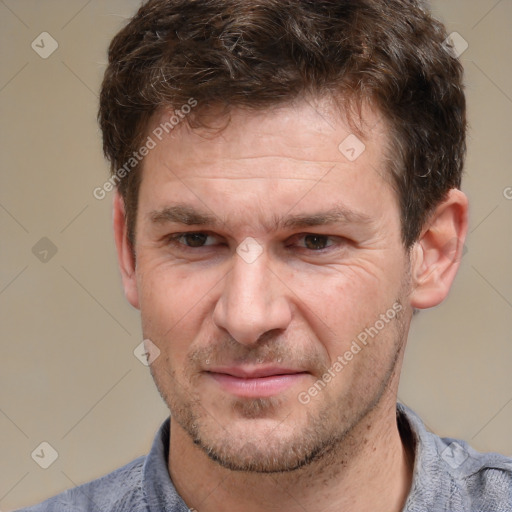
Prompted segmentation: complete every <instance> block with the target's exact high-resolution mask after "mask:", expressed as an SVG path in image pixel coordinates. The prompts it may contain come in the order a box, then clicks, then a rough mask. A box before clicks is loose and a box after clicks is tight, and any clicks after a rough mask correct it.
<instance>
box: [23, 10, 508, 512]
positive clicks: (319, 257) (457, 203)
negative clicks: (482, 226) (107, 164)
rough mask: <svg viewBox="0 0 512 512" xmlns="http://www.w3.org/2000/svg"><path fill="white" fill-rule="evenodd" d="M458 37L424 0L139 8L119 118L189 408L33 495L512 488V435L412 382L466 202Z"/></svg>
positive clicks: (466, 504) (221, 496) (113, 64)
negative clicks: (473, 428)
mask: <svg viewBox="0 0 512 512" xmlns="http://www.w3.org/2000/svg"><path fill="white" fill-rule="evenodd" d="M446 37H447V34H446V33H445V30H444V28H443V27H442V25H441V24H440V23H439V22H438V21H436V20H434V19H432V18H431V16H430V15H429V13H428V12H427V11H426V10H425V8H424V7H423V6H422V5H420V4H419V3H417V2H415V1H413V0H391V1H389V0H388V1H385V0H348V1H315V2H311V1H306V0H258V1H257V2H256V1H253V0H244V1H241V0H209V1H203V2H201V1H194V0H150V1H149V2H147V3H146V4H144V5H143V6H142V7H141V8H140V10H139V12H138V13H137V15H136V16H135V17H134V18H133V19H132V20H131V21H130V22H129V23H128V25H127V26H126V27H125V28H124V29H123V30H122V31H121V32H120V33H119V34H118V35H117V36H116V37H115V38H114V40H113V41H112V44H111V46H110V51H109V66H108V68H107V70H106V73H105V79H104V82H103V86H102V91H101V101H100V103H101V104H100V112H99V120H100V124H101V128H102V131H103V137H104V150H105V153H106V155H107V157H108V158H109V159H110V161H111V163H112V177H111V180H110V183H111V184H113V185H116V187H117V193H116V197H115V200H114V231H115V239H116V244H117V250H118V257H119V265H120V269H121V274H122V279H123V285H124V289H125V293H126V297H127V299H128V301H129V302H130V303H131V304H132V305H133V306H134V307H136V308H138V309H140V311H141V318H142V327H143V333H144V338H145V343H146V350H147V357H148V361H149V362H150V368H151V372H152V375H153V377H154V380H155V383H156V385H157V387H158V390H159V392H160V393H161V395H162V397H163V399H164V400H165V402H166V403H167V405H168V406H169V409H170V412H171V416H170V419H168V420H167V421H166V422H165V423H164V424H163V426H162V428H161V430H160V431H159V433H158V434H157V436H156V438H155V441H154V444H153V447H152V449H151V452H150V454H149V455H148V456H147V457H142V458H139V459H137V460H135V461H133V462H132V463H130V464H128V465H127V466H125V467H123V468H121V469H119V470H117V471H115V472H114V473H112V474H110V475H107V476H105V477H103V478H100V479H99V480H96V481H94V482H91V483H89V484H85V485H83V486H80V487H78V488H75V489H71V490H69V491H67V492H66V493H64V494H62V495H60V496H57V497H55V498H53V499H50V500H49V501H47V502H45V503H43V504H41V505H39V506H36V507H33V508H31V509H28V510H32V511H50V510H51V511H57V510H58V511H60V510H62V511H85V510H88V511H89V510H90V511H102V512H103V511H105V512H106V511H109V512H110V511H130V512H142V511H146V512H147V511H152V512H157V511H158V512H160V511H187V510H189V509H190V510H197V511H199V512H211V511H233V510H240V511H243V512H260V511H268V510H280V511H281V510H283V511H287V512H294V511H308V512H317V511H323V512H329V511H340V510H350V511H351V512H358V511H367V510H372V511H375V512H379V511H383V512H384V511H386V512H393V511H397V512H398V511H401V510H404V511H411V512H412V511H435V512H441V511H452V512H453V511H471V512H482V511H489V512H490V511H493V512H495V511H500V512H506V511H511V510H512V460H511V459H507V458H506V457H504V456H501V455H498V454H480V453H477V452H475V451H474V450H473V449H472V448H470V447H469V446H468V445H467V444H466V443H464V442H463V441H455V440H453V439H441V438H439V437H437V436H436V435H434V434H432V433H430V432H428V431H427V430H426V429H425V427H424V426H423V424H422V422H421V420H420V419H419V418H418V417H417V416H416V415H415V414H414V413H413V412H412V411H410V410H409V409H407V408H406V407H405V406H403V405H400V404H398V405H397V402H396V400H397V388H398V382H399V375H400V368H401V364H402V360H403V355H404V349H405V344H406V340H407V333H408V330H409V326H410V322H411V319H412V316H413V313H414V312H415V311H417V310H421V309H425V308H430V307H433V306H435V305H437V304H439V303H441V302H442V301H443V299H444V298H445V297H446V296H447V294H448V292H449V289H450V286H451V284H452V282H453V279H454V277H455V274H456V271H457V268H458V264H459V261H460V256H461V251H462V247H463V242H464V239H465V236H466V231H467V225H468V220H467V211H468V202H467V198H466V196H465V195H464V194H463V193H462V192H461V191H460V189H459V187H460V182H461V173H462V168H463V159H464V153H465V125H466V120H465V99H464V93H463V86H462V68H461V66H460V64H459V62H458V61H457V60H456V59H455V57H454V56H453V54H452V53H451V52H450V49H449V47H448V45H447V44H446V43H445V40H446ZM97 193H98V194H101V190H98V191H97Z"/></svg>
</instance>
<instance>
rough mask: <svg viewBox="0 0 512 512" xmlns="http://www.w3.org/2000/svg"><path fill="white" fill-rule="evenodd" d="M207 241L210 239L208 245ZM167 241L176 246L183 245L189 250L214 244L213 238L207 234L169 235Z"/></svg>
mask: <svg viewBox="0 0 512 512" xmlns="http://www.w3.org/2000/svg"><path fill="white" fill-rule="evenodd" d="M208 239H210V243H207V241H208ZM169 241H170V242H171V243H173V244H176V245H184V246H186V247H190V248H197V247H204V246H208V245H213V244H214V243H215V238H214V237H213V236H211V235H209V234H208V233H201V232H190V233H178V234H176V235H170V236H169Z"/></svg>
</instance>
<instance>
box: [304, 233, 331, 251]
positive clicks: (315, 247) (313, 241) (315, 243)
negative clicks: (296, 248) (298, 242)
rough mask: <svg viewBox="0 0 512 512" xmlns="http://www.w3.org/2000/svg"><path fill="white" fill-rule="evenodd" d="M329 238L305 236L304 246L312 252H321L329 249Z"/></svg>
mask: <svg viewBox="0 0 512 512" xmlns="http://www.w3.org/2000/svg"><path fill="white" fill-rule="evenodd" d="M328 241H329V237H328V236H325V235H305V236H304V245H305V246H306V247H307V248H308V249H311V250H312V251H320V250H322V249H325V248H326V247H328V245H327V244H328Z"/></svg>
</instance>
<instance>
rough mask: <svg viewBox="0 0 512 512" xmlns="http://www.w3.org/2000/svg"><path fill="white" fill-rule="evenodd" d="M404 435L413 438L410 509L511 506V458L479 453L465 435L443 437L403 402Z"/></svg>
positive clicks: (485, 510) (456, 511) (459, 511)
mask: <svg viewBox="0 0 512 512" xmlns="http://www.w3.org/2000/svg"><path fill="white" fill-rule="evenodd" d="M397 419H398V424H399V429H400V430H401V435H402V438H404V435H405V436H406V437H408V436H411V437H412V439H413V441H414V451H415V463H414V475H413V485H412V488H411V492H410V494H409V497H408V500H407V503H406V507H405V509H404V510H406V511H407V512H417V511H422V512H423V511H424V510H436V511H439V512H440V511H448V510H449V511H450V512H477V511H478V512H498V511H499V512H512V458H511V457H507V456H505V455H500V454H498V453H481V452H478V451H477V450H475V449H474V448H472V447H471V446H470V445H469V444H468V443H467V442H466V441H463V440H460V439H453V438H450V437H440V436H438V435H436V434H434V433H433V432H431V431H429V430H427V428H426V427H425V425H424V424H423V422H422V421H421V419H420V418H419V416H417V415H416V414H415V413H414V412H413V411H411V410H410V409H408V408H407V407H406V406H404V405H403V404H398V414H397Z"/></svg>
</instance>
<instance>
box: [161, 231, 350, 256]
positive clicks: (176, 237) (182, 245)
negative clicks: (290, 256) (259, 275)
mask: <svg viewBox="0 0 512 512" xmlns="http://www.w3.org/2000/svg"><path fill="white" fill-rule="evenodd" d="M190 235H206V236H207V237H209V236H212V237H215V236H216V235H214V234H212V233H208V232H205V231H187V232H184V233H176V234H173V235H169V236H168V237H167V240H168V242H169V243H170V244H171V245H174V246H175V247H177V248H179V249H180V250H183V251H194V250H198V249H206V248H208V247H212V246H213V245H201V246H199V247H191V246H189V245H186V244H185V243H182V242H180V241H179V240H180V239H182V238H184V237H186V236H190ZM308 236H311V237H320V238H322V239H327V241H329V240H331V241H332V240H333V239H335V240H337V242H336V241H335V242H333V243H331V244H329V245H327V246H326V247H323V248H322V249H309V248H307V247H300V249H303V250H305V251H308V252H313V253H323V252H325V251H328V250H329V249H330V248H333V247H334V246H335V245H340V244H342V243H344V242H346V239H345V238H343V237H340V236H331V235H324V234H321V233H300V234H298V235H294V236H293V237H292V240H297V239H304V238H305V237H308ZM287 247H289V246H288V245H287Z"/></svg>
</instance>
